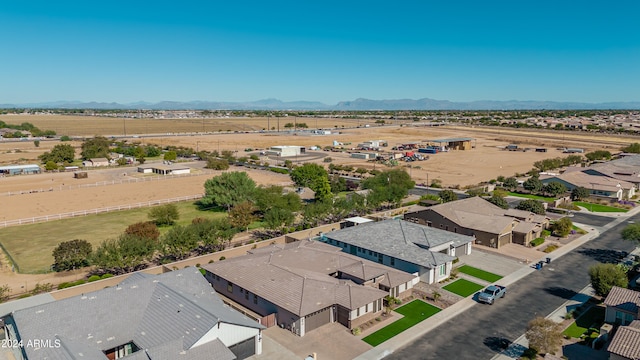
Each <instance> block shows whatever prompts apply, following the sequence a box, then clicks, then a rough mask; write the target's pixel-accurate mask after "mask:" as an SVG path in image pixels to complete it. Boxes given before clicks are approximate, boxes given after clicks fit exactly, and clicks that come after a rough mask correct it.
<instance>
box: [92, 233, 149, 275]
mask: <svg viewBox="0 0 640 360" xmlns="http://www.w3.org/2000/svg"><path fill="white" fill-rule="evenodd" d="M157 246H158V244H157V242H155V241H153V240H151V239H145V238H141V237H137V236H132V235H126V234H122V235H120V237H119V238H117V239H112V240H105V241H103V242H102V243H101V244H100V246H99V247H98V248H97V249H96V250H95V251H94V252H93V256H92V257H91V262H92V264H93V265H95V266H96V268H97V269H98V271H100V272H103V273H111V274H123V273H127V272H131V271H135V270H138V269H140V268H142V267H144V266H146V263H147V262H148V261H149V260H151V258H152V256H153V254H154V252H155V250H156V249H157Z"/></svg>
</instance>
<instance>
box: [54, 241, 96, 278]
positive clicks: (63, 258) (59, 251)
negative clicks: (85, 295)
mask: <svg viewBox="0 0 640 360" xmlns="http://www.w3.org/2000/svg"><path fill="white" fill-rule="evenodd" d="M91 253H92V247H91V244H90V243H89V242H88V241H86V240H78V239H76V240H70V241H64V242H61V243H60V244H58V246H56V248H55V249H53V259H54V263H53V269H54V270H55V271H66V270H73V269H79V268H82V267H85V266H89V257H90V256H91Z"/></svg>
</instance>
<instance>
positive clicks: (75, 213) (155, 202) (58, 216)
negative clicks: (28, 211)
mask: <svg viewBox="0 0 640 360" xmlns="http://www.w3.org/2000/svg"><path fill="white" fill-rule="evenodd" d="M203 196H204V194H197V195H187V196H181V197H175V198H171V199H161V200H151V201H145V202H139V203H135V204H128V205H117V206H109V207H103V208H97V209H87V210H80V211H73V212H68V213H61V214H54V215H43V216H35V217H30V218H24V219H17V220H7V221H1V222H0V228H5V227H9V226H17V225H26V224H36V223H41V222H47V221H53V220H61V219H68V218H74V217H78V216H87V215H94V214H102V213H108V212H113V211H120V210H130V209H138V208H143V207H150V206H155V205H162V204H169V203H175V202H180V201H189V200H197V199H200V198H202V197H203Z"/></svg>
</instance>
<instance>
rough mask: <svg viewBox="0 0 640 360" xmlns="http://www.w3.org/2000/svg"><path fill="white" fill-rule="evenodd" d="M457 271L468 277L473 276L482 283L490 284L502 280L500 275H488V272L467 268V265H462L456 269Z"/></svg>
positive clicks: (471, 267)
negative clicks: (482, 281)
mask: <svg viewBox="0 0 640 360" xmlns="http://www.w3.org/2000/svg"><path fill="white" fill-rule="evenodd" d="M458 271H460V272H461V273H464V274H467V275H469V276H473V277H475V278H478V279H482V280H484V281H488V282H490V283H492V282H496V281H498V280H500V279H502V276H500V275H496V274H494V273H490V272H488V271H484V270H481V269H478V268H474V267H473V266H469V265H462V266H460V267H459V268H458Z"/></svg>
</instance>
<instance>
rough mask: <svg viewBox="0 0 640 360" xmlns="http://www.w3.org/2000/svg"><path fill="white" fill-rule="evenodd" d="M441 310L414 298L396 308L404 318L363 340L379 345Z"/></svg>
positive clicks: (372, 344)
mask: <svg viewBox="0 0 640 360" xmlns="http://www.w3.org/2000/svg"><path fill="white" fill-rule="evenodd" d="M440 310H441V309H440V308H437V307H435V306H433V305H430V304H427V303H425V302H424V301H422V300H414V301H412V302H410V303H408V304H406V305H403V306H401V307H399V308H397V309H395V310H394V311H395V312H397V313H399V314H402V315H404V317H403V318H402V319H399V320H397V321H395V322H393V323H391V324H389V325H387V326H385V327H383V328H382V329H380V330H378V331H376V332H374V333H372V334H370V335H368V336H366V337H364V338H362V340H363V341H364V342H366V343H367V344H369V345H371V346H378V345H380V344H382V343H383V342H385V341H387V340H389V339H391V338H392V337H394V336H396V335H398V334H400V333H401V332H403V331H405V330H407V329H408V328H410V327H412V326H414V325H416V324H417V323H419V322H421V321H423V320H425V319H427V318H429V317H431V316H433V315H434V314H437V313H438V312H440Z"/></svg>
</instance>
